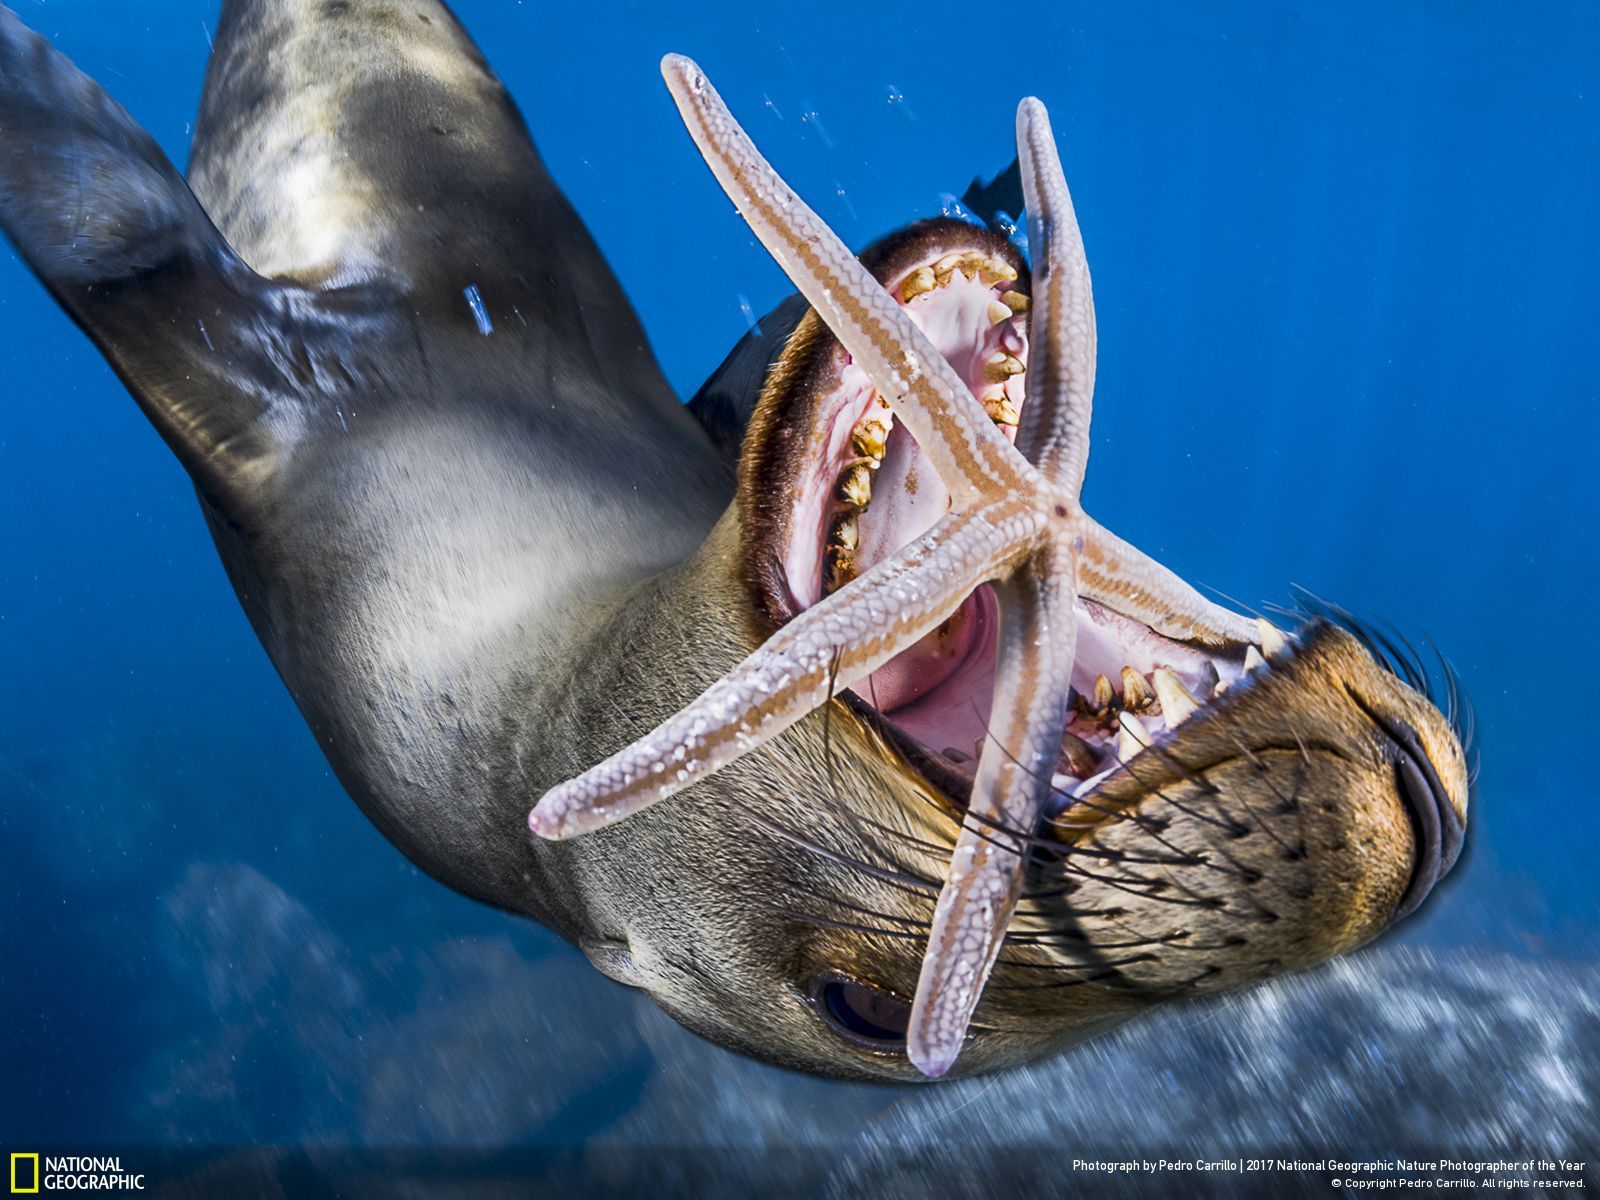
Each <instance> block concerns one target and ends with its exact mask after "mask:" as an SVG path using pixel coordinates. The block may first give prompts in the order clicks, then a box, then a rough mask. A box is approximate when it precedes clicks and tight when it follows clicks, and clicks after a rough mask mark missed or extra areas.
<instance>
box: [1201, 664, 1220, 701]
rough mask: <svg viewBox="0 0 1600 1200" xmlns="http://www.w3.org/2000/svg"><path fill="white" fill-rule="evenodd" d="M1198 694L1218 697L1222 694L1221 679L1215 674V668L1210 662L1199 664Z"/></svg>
mask: <svg viewBox="0 0 1600 1200" xmlns="http://www.w3.org/2000/svg"><path fill="white" fill-rule="evenodd" d="M1199 675H1200V678H1199V684H1200V694H1201V695H1202V696H1207V697H1210V696H1220V695H1221V694H1222V677H1221V676H1220V675H1218V674H1217V668H1216V667H1215V666H1213V665H1212V664H1211V663H1210V662H1203V663H1201V664H1200V671H1199Z"/></svg>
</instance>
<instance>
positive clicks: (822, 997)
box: [811, 975, 911, 1053]
mask: <svg viewBox="0 0 1600 1200" xmlns="http://www.w3.org/2000/svg"><path fill="white" fill-rule="evenodd" d="M811 999H812V1002H813V1003H814V1004H815V1005H816V1008H817V1011H818V1012H819V1013H820V1014H822V1019H823V1021H824V1022H825V1023H826V1024H827V1026H828V1028H829V1029H830V1030H832V1031H833V1033H834V1034H836V1035H837V1036H838V1037H841V1038H843V1039H844V1040H845V1041H847V1042H849V1043H851V1044H852V1045H855V1046H859V1047H861V1048H862V1049H863V1050H878V1051H889V1052H895V1053H904V1051H905V1048H906V1027H907V1026H908V1025H909V1024H910V1021H911V1005H909V1004H907V1003H906V1002H905V1001H904V1000H901V999H899V998H898V997H896V996H893V995H890V994H889V993H888V992H885V991H880V990H879V989H878V988H875V987H869V986H868V985H866V984H864V983H857V982H855V981H854V980H853V979H843V978H841V977H839V976H837V975H819V976H817V978H815V979H814V980H812V981H811Z"/></svg>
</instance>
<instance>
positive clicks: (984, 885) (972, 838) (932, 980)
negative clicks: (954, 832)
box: [907, 544, 1077, 1078]
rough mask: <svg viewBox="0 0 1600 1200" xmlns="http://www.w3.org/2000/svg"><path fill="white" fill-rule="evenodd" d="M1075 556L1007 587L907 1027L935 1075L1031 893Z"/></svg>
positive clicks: (1066, 677) (1068, 635)
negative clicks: (974, 759) (982, 729)
mask: <svg viewBox="0 0 1600 1200" xmlns="http://www.w3.org/2000/svg"><path fill="white" fill-rule="evenodd" d="M1071 559H1072V551H1071V550H1069V549H1067V548H1065V547H1061V546H1059V545H1058V544H1047V545H1046V546H1045V547H1044V548H1042V549H1041V550H1040V551H1039V552H1038V553H1037V554H1036V555H1035V556H1034V558H1032V559H1031V560H1030V561H1029V563H1028V564H1027V565H1025V566H1023V567H1022V568H1020V569H1018V570H1017V571H1016V572H1015V573H1014V574H1013V575H1012V576H1011V577H1010V578H1009V579H1007V580H1005V581H1004V582H1001V583H997V584H995V592H996V595H997V596H998V597H999V601H1000V648H999V661H998V665H997V673H996V680H995V693H994V708H993V712H992V715H991V719H990V726H989V734H988V738H987V739H986V741H985V742H984V747H983V753H982V755H981V756H980V757H979V760H978V774H977V778H976V780H975V781H974V783H973V787H972V800H971V803H970V805H969V806H968V809H967V816H966V819H965V821H964V822H963V824H962V828H961V836H960V839H959V840H958V841H957V843H956V848H955V852H954V853H953V854H952V855H951V856H950V868H949V872H948V874H947V875H946V876H945V882H944V887H943V890H942V891H941V892H940V893H939V903H938V905H937V907H936V908H935V910H934V917H933V929H932V931H931V933H930V934H929V937H928V949H927V953H926V954H925V955H924V956H923V960H922V973H921V975H920V977H919V979H918V981H917V994H916V999H915V1001H914V1002H913V1004H912V1009H911V1023H910V1027H909V1029H908V1031H907V1050H908V1052H909V1054H910V1057H911V1061H912V1062H913V1063H914V1064H915V1065H916V1067H917V1069H918V1070H920V1071H922V1073H923V1074H925V1075H928V1076H930V1077H935V1078H936V1077H938V1076H940V1075H943V1074H944V1073H945V1072H946V1071H947V1070H949V1068H950V1065H951V1064H952V1063H953V1062H954V1061H955V1059H956V1056H957V1055H958V1054H959V1053H960V1052H961V1046H962V1043H963V1042H964V1041H965V1040H966V1033H967V1024H968V1022H969V1021H970V1020H971V1017H972V1013H973V1010H974V1009H975V1008H976V1007H977V1004H978V998H979V996H980V995H981V994H982V992H983V985H984V983H985V982H986V981H987V980H988V978H989V972H990V971H991V970H992V969H993V967H994V962H995V958H996V956H997V955H998V954H999V952H1000V946H1001V943H1002V942H1003V941H1004V939H1005V934H1006V928H1007V927H1008V926H1009V925H1010V923H1011V916H1012V913H1013V912H1014V911H1015V909H1016V905H1017V898H1018V896H1019V895H1020V893H1021V890H1022V877H1023V870H1024V868H1025V867H1026V865H1027V843H1026V840H1025V839H1026V838H1027V837H1028V836H1029V835H1031V834H1032V832H1033V828H1034V825H1035V823H1036V822H1037V820H1038V818H1039V814H1040V812H1041V810H1042V809H1043V807H1044V805H1045V802H1046V800H1047V799H1048V797H1049V793H1050V778H1051V774H1052V772H1053V771H1054V769H1055V764H1056V759H1057V757H1058V756H1059V754H1060V752H1061V731H1062V730H1063V729H1064V728H1065V727H1066V722H1067V703H1068V691H1069V682H1070V678H1071V675H1072V658H1073V654H1074V651H1075V649H1076V643H1077V616H1076V609H1075V608H1074V607H1073V595H1074V593H1073V578H1072V562H1071Z"/></svg>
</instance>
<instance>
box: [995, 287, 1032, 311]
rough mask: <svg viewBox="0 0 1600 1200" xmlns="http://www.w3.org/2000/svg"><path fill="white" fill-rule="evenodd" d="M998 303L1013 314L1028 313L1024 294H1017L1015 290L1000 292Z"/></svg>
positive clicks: (1026, 297) (1026, 299)
mask: <svg viewBox="0 0 1600 1200" xmlns="http://www.w3.org/2000/svg"><path fill="white" fill-rule="evenodd" d="M1000 303H1001V304H1004V305H1005V306H1006V307H1007V308H1009V309H1010V310H1011V311H1012V312H1014V313H1025V312H1027V311H1028V296H1027V293H1026V292H1019V291H1017V290H1015V289H1012V290H1011V291H1008V292H1001V293H1000Z"/></svg>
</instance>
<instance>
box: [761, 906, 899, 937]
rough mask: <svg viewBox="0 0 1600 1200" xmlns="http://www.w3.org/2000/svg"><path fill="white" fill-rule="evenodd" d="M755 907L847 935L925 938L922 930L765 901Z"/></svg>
mask: <svg viewBox="0 0 1600 1200" xmlns="http://www.w3.org/2000/svg"><path fill="white" fill-rule="evenodd" d="M753 907H755V908H757V909H760V910H761V911H763V912H769V913H771V914H773V915H774V916H779V917H786V918H788V919H789V920H791V921H802V922H804V923H805V924H807V925H818V926H821V927H822V928H825V929H838V930H841V931H843V932H845V933H866V934H872V935H875V936H877V937H888V938H904V939H907V940H915V939H918V938H921V937H923V936H925V934H924V933H923V931H922V930H920V929H884V928H882V927H880V926H877V925H863V924H861V923H860V922H857V921H841V920H839V919H838V918H836V917H824V916H821V915H820V914H818V913H808V912H801V911H800V910H799V909H794V908H786V907H784V906H782V905H776V904H767V903H765V902H764V901H755V902H754V903H753Z"/></svg>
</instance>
